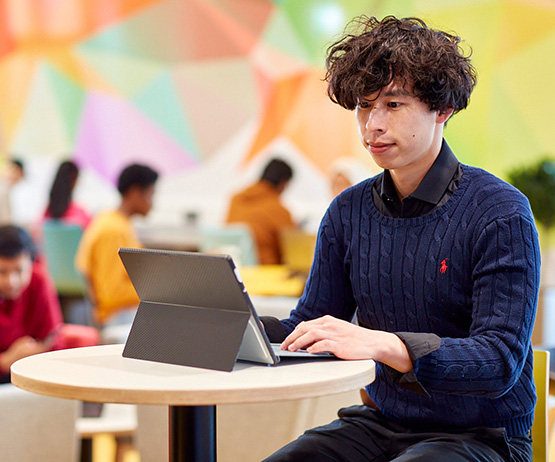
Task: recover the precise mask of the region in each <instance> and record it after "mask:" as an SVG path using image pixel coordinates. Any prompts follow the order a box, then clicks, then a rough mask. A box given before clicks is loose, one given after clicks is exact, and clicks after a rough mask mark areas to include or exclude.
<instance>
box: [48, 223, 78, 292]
mask: <svg viewBox="0 0 555 462" xmlns="http://www.w3.org/2000/svg"><path fill="white" fill-rule="evenodd" d="M82 234H83V231H82V230H81V227H79V226H77V225H70V224H66V223H63V222H62V221H59V220H48V221H46V222H45V223H44V225H43V235H44V242H43V245H44V247H43V250H44V254H45V256H46V260H47V264H48V270H49V272H50V275H51V276H52V279H53V280H54V284H55V286H56V290H57V291H58V294H59V295H60V296H73V297H85V296H86V291H87V288H86V283H85V279H84V277H83V276H82V275H81V274H80V273H79V272H78V271H77V269H76V268H75V263H74V261H75V254H76V253H77V247H78V245H79V241H80V240H81V236H82Z"/></svg>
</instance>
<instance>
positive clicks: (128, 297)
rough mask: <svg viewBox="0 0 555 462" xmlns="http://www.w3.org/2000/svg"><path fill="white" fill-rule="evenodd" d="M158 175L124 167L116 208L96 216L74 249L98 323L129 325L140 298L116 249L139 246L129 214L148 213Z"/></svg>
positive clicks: (136, 167)
mask: <svg viewBox="0 0 555 462" xmlns="http://www.w3.org/2000/svg"><path fill="white" fill-rule="evenodd" d="M157 179H158V173H157V172H155V171H154V170H152V169H151V168H150V167H147V166H145V165H138V164H133V165H130V166H128V167H126V168H125V169H124V170H123V171H122V172H121V174H120V176H119V178H118V185H117V187H118V191H119V193H120V195H121V202H120V206H119V208H117V209H116V210H112V211H108V212H104V213H102V214H99V215H98V216H97V217H95V218H94V219H93V221H92V222H91V224H90V225H89V226H88V227H87V229H86V230H85V232H84V234H83V238H82V239H81V242H80V244H79V248H78V249H77V255H76V257H75V264H76V267H77V268H78V269H79V271H81V272H82V273H83V274H84V275H85V276H86V278H87V280H88V282H89V288H90V296H91V299H92V300H93V303H94V314H95V317H96V320H97V321H98V323H99V325H100V326H104V327H105V326H108V325H130V324H131V322H132V321H133V317H134V314H135V311H136V309H137V306H138V304H139V299H138V297H137V294H136V292H135V289H134V288H133V284H132V283H131V281H130V280H129V276H128V275H127V272H126V271H125V268H124V266H123V264H122V262H121V260H120V258H119V255H118V249H119V248H120V247H142V244H141V242H140V241H139V238H138V237H137V235H136V233H135V229H134V227H133V223H132V222H131V217H132V216H133V215H142V216H146V215H147V214H148V212H149V211H150V209H151V208H152V198H153V195H154V186H155V183H156V180H157ZM123 341H125V339H123Z"/></svg>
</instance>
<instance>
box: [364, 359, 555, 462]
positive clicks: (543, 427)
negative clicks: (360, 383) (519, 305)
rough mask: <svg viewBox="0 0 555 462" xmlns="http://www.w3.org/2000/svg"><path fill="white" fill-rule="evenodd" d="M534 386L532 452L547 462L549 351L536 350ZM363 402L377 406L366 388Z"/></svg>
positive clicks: (535, 457)
mask: <svg viewBox="0 0 555 462" xmlns="http://www.w3.org/2000/svg"><path fill="white" fill-rule="evenodd" d="M534 384H535V385H536V393H537V395H538V401H537V402H536V409H535V410H534V423H533V424H532V452H533V459H532V460H533V461H534V462H547V461H548V460H549V459H548V448H549V441H548V436H549V432H548V417H547V414H548V400H549V351H545V350H534ZM360 396H361V398H362V402H363V403H364V404H366V405H367V406H375V405H374V404H373V403H372V402H371V401H370V398H369V397H368V394H367V393H366V390H365V389H364V388H361V389H360Z"/></svg>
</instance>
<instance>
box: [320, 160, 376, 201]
mask: <svg viewBox="0 0 555 462" xmlns="http://www.w3.org/2000/svg"><path fill="white" fill-rule="evenodd" d="M376 173H377V172H376ZM371 174H372V172H370V169H369V168H367V167H366V165H364V164H363V163H362V162H361V161H360V160H358V159H357V158H355V157H339V158H337V159H336V160H335V161H333V162H332V164H331V166H330V169H329V179H330V189H331V194H332V197H336V196H338V195H339V194H340V193H342V192H343V191H345V190H346V189H347V188H350V187H351V186H354V185H355V184H358V183H360V182H361V181H364V180H366V179H367V178H369V177H370V176H371Z"/></svg>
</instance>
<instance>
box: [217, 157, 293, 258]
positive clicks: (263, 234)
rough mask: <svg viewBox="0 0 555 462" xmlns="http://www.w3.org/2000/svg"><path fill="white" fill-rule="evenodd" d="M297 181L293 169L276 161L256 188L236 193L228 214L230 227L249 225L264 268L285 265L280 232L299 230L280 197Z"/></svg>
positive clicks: (266, 169) (280, 161)
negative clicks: (290, 229)
mask: <svg viewBox="0 0 555 462" xmlns="http://www.w3.org/2000/svg"><path fill="white" fill-rule="evenodd" d="M292 178H293V169H292V168H291V166H290V165H289V164H288V163H286V162H285V161H283V160H281V159H272V160H271V161H270V162H269V163H268V164H267V165H266V167H265V168H264V171H263V172H262V176H261V177H260V179H259V180H258V181H257V182H256V183H255V184H253V185H251V186H249V187H247V188H246V189H244V190H243V191H240V192H238V193H236V194H235V195H234V196H233V197H232V198H231V202H230V205H229V210H228V213H227V219H226V222H227V223H245V224H246V225H248V226H249V228H250V229H251V231H252V234H253V236H254V240H255V243H256V248H257V251H258V260H259V263H260V264H261V265H278V264H280V263H282V256H281V249H280V241H279V232H280V230H282V229H284V228H292V227H295V223H294V221H293V218H292V217H291V213H290V212H289V210H287V208H286V207H285V206H284V205H283V204H282V202H281V199H280V196H281V194H282V193H283V191H285V189H286V188H287V186H288V185H289V182H290V181H291V179H292Z"/></svg>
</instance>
